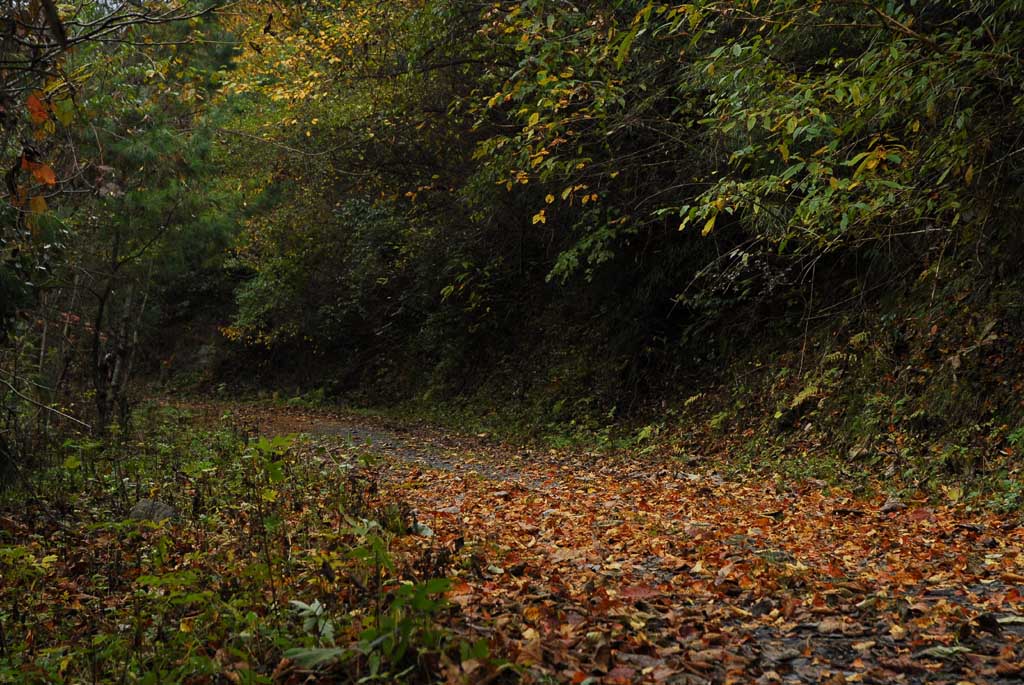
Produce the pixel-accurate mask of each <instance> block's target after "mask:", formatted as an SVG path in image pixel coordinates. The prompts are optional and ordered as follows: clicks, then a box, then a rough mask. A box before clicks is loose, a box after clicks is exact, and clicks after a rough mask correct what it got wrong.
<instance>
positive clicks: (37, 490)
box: [0, 408, 487, 683]
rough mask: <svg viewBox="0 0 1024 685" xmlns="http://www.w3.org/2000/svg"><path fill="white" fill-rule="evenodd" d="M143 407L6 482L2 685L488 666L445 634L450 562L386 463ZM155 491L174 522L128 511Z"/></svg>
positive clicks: (417, 675) (243, 679)
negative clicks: (116, 431)
mask: <svg viewBox="0 0 1024 685" xmlns="http://www.w3.org/2000/svg"><path fill="white" fill-rule="evenodd" d="M145 414H146V415H145V416H144V418H143V420H142V422H141V423H142V425H141V427H140V430H139V431H138V434H137V435H135V436H132V437H130V438H129V437H127V436H121V437H117V436H115V437H114V438H113V439H111V440H109V441H102V442H101V441H98V440H82V441H69V442H68V443H66V444H65V445H64V448H63V452H62V454H61V455H59V458H58V459H57V460H56V463H55V464H54V465H53V466H52V467H51V468H49V469H44V470H41V471H38V472H36V473H35V474H33V475H32V476H31V478H30V480H28V481H27V482H24V483H21V484H20V485H18V486H16V487H14V488H12V489H9V490H7V491H6V492H4V493H3V495H2V498H3V499H2V503H0V576H2V577H3V582H2V583H0V682H5V683H35V682H40V683H41V682H47V683H73V682H75V683H77V682H90V683H97V682H119V683H179V682H187V683H214V682H234V683H270V682H296V683H297V682H318V680H319V679H322V681H323V682H357V681H358V682H367V681H370V680H380V681H403V682H404V681H408V682H422V681H428V680H431V679H432V674H434V675H436V674H437V673H438V672H440V670H441V668H442V662H445V660H446V659H448V656H446V655H447V654H454V655H456V656H455V658H459V655H460V654H461V655H462V656H465V654H466V653H472V654H473V655H474V656H475V657H476V658H481V659H483V658H486V655H487V644H486V643H479V644H475V643H471V642H463V641H460V640H458V639H457V638H456V636H455V635H454V634H453V633H452V632H451V631H450V630H449V629H447V628H444V627H442V626H443V625H444V624H445V622H446V621H447V622H448V623H450V622H451V618H452V614H453V613H454V612H456V611H457V609H456V608H453V607H452V606H451V605H450V604H449V603H448V602H447V601H446V600H445V592H446V590H447V589H448V586H449V581H448V580H447V579H445V578H444V575H445V573H446V568H445V567H444V563H438V562H436V560H437V559H445V558H449V555H445V554H443V553H441V552H439V551H438V550H433V549H431V544H432V541H431V540H430V539H429V538H426V537H423V536H419V537H415V539H413V536H412V535H411V533H414V532H416V527H417V523H416V521H415V518H414V516H413V514H412V512H411V511H410V510H409V508H408V507H407V506H406V505H404V504H403V503H402V502H397V501H393V500H391V501H388V500H387V499H386V498H384V497H383V496H382V495H381V492H380V489H379V488H378V482H377V475H376V474H375V471H374V470H373V469H372V468H368V467H367V466H366V465H365V462H367V461H368V460H362V461H363V462H364V463H362V464H361V463H360V460H359V459H358V458H357V456H358V455H352V454H347V453H341V452H339V451H338V450H337V449H336V448H334V447H327V446H318V445H315V444H313V443H311V442H308V441H299V440H297V439H296V438H294V437H277V438H273V439H270V438H265V437H257V436H254V435H245V434H244V433H243V432H242V431H240V430H238V429H237V428H232V427H231V426H230V421H228V420H225V421H224V423H225V424H226V425H227V426H228V427H225V428H223V429H219V430H214V431H205V430H199V429H197V428H195V427H193V424H192V423H191V422H190V420H189V417H188V416H187V415H185V414H183V413H181V412H178V411H176V410H170V409H163V408H150V409H149V410H148V411H147V412H146V413H145ZM228 418H229V417H225V419H228ZM140 499H151V500H158V501H159V502H161V503H164V504H167V505H169V506H170V507H173V509H174V515H173V517H172V518H170V519H166V520H163V521H160V522H154V521H150V520H133V519H131V518H129V512H130V511H131V510H132V507H133V505H135V503H136V502H138V501H139V500H140Z"/></svg>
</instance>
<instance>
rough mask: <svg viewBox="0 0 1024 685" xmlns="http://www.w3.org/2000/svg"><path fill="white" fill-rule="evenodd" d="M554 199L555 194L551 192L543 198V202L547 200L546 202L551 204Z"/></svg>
mask: <svg viewBox="0 0 1024 685" xmlns="http://www.w3.org/2000/svg"><path fill="white" fill-rule="evenodd" d="M554 201H555V196H554V195H551V194H549V195H548V196H547V197H545V198H544V202H547V203H548V204H551V203H552V202H554Z"/></svg>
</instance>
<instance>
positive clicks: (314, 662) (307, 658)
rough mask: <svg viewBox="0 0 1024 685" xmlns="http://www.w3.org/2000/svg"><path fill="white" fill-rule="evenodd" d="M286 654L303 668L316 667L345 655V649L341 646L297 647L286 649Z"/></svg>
mask: <svg viewBox="0 0 1024 685" xmlns="http://www.w3.org/2000/svg"><path fill="white" fill-rule="evenodd" d="M284 655H285V657H287V658H289V659H291V660H292V661H294V662H295V663H297V664H298V665H299V666H302V667H303V668H316V667H317V666H321V665H323V664H326V663H327V662H329V661H333V660H335V659H340V658H341V657H343V656H345V650H344V649H341V648H339V647H322V648H315V649H305V648H295V649H288V650H285V652H284Z"/></svg>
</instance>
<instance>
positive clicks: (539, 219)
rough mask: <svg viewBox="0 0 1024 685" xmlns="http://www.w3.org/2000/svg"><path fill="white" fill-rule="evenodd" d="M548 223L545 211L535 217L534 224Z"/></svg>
mask: <svg viewBox="0 0 1024 685" xmlns="http://www.w3.org/2000/svg"><path fill="white" fill-rule="evenodd" d="M547 222H548V218H547V216H545V214H544V210H543V209H542V210H540V211H539V212H537V213H536V214H534V215H533V223H534V224H546V223H547Z"/></svg>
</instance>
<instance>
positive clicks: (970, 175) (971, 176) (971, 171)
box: [964, 164, 974, 185]
mask: <svg viewBox="0 0 1024 685" xmlns="http://www.w3.org/2000/svg"><path fill="white" fill-rule="evenodd" d="M973 180H974V165H973V164H972V165H970V166H969V167H967V173H965V174H964V182H965V183H967V185H971V181H973Z"/></svg>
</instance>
